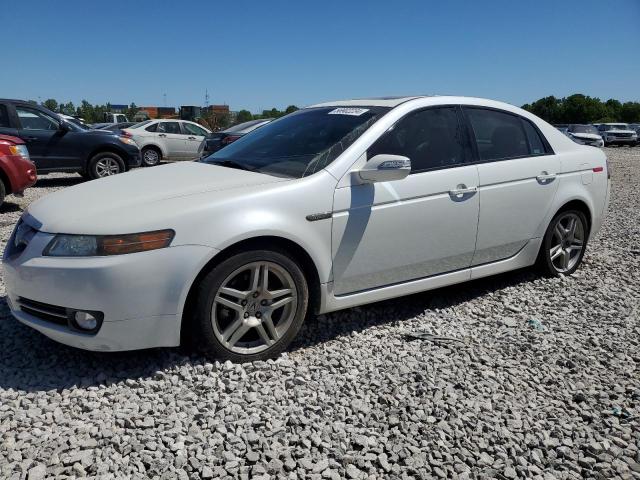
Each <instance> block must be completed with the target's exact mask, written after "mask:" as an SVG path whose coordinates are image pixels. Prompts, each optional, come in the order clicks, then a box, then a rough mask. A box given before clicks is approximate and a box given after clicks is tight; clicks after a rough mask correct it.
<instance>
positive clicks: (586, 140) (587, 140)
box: [567, 124, 604, 147]
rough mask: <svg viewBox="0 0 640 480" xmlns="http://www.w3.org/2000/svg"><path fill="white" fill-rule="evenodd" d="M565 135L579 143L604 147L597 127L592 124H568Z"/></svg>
mask: <svg viewBox="0 0 640 480" xmlns="http://www.w3.org/2000/svg"><path fill="white" fill-rule="evenodd" d="M567 136H568V137H569V138H570V139H571V140H573V141H574V142H576V143H580V144H581V145H591V146H593V147H604V140H602V137H601V136H600V135H599V133H598V129H597V128H596V127H594V126H593V125H579V124H574V125H569V126H568V127H567Z"/></svg>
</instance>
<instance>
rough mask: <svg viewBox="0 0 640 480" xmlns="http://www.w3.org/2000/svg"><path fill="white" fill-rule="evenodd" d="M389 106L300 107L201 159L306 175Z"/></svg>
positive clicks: (324, 163) (279, 173)
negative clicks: (300, 108)
mask: <svg viewBox="0 0 640 480" xmlns="http://www.w3.org/2000/svg"><path fill="white" fill-rule="evenodd" d="M388 111H389V108H385V107H348V108H346V107H345V108H342V107H318V108H306V109H302V110H298V111H297V112H294V113H291V114H289V115H287V116H285V117H283V118H281V119H279V120H276V121H273V122H271V123H269V124H267V125H265V126H263V127H260V128H258V129H256V130H253V131H252V132H251V133H248V134H247V135H245V136H243V137H241V138H240V139H238V140H236V141H235V142H233V143H231V144H230V145H228V146H226V147H224V148H223V149H221V150H219V151H217V152H215V153H214V154H212V155H210V156H208V157H206V158H204V159H202V160H201V161H202V162H204V163H211V164H218V165H223V166H229V167H232V168H240V169H244V170H251V171H256V172H261V173H267V174H271V175H277V176H283V177H290V178H302V177H305V176H308V175H312V174H313V173H315V172H316V171H318V170H321V169H323V168H324V167H326V166H327V165H329V164H330V163H331V162H332V161H333V160H335V159H336V158H337V157H338V155H340V154H341V153H342V152H343V151H345V150H346V149H347V148H348V147H349V146H350V145H351V144H352V143H353V142H354V141H355V140H356V139H357V138H358V137H360V135H362V133H364V132H365V131H366V130H367V129H368V128H369V127H370V126H371V125H373V124H374V123H375V122H376V121H377V120H378V119H379V118H380V117H382V115H384V114H385V113H386V112H388Z"/></svg>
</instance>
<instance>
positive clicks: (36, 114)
mask: <svg viewBox="0 0 640 480" xmlns="http://www.w3.org/2000/svg"><path fill="white" fill-rule="evenodd" d="M16 112H17V113H18V118H19V119H20V124H21V125H22V128H23V129H24V130H58V127H59V124H58V122H57V121H56V120H54V119H53V118H51V117H50V116H49V115H46V114H44V113H42V112H40V111H38V110H32V109H31V108H25V107H16Z"/></svg>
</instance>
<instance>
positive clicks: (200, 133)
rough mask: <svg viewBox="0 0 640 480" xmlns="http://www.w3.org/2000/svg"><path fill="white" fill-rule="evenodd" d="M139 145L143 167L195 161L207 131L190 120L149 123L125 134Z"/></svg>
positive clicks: (133, 127) (145, 122) (143, 123)
mask: <svg viewBox="0 0 640 480" xmlns="http://www.w3.org/2000/svg"><path fill="white" fill-rule="evenodd" d="M123 132H125V134H127V135H130V136H131V137H132V138H133V140H134V141H135V142H136V143H137V144H138V146H139V147H140V150H141V152H142V163H143V165H144V166H146V167H152V166H154V165H157V164H158V163H160V160H193V159H194V158H197V157H198V156H199V155H198V149H199V148H200V145H201V144H202V142H203V140H204V137H205V136H207V135H208V134H210V133H211V131H210V130H209V129H207V128H204V127H203V126H202V125H198V124H197V123H195V122H189V121H187V120H146V121H144V122H140V123H137V124H135V125H132V126H131V127H129V128H125V129H124V130H123Z"/></svg>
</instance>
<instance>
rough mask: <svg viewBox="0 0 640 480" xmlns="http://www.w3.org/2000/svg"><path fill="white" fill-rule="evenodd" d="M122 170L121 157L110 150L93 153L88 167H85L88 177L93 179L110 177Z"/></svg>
mask: <svg viewBox="0 0 640 480" xmlns="http://www.w3.org/2000/svg"><path fill="white" fill-rule="evenodd" d="M122 172H124V162H123V161H122V157H120V155H118V154H116V153H112V152H102V153H98V154H97V155H95V156H94V157H93V158H92V159H91V160H90V161H89V168H88V169H87V174H88V175H89V178H91V179H93V180H95V179H97V178H104V177H110V176H111V175H117V174H118V173H122Z"/></svg>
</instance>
